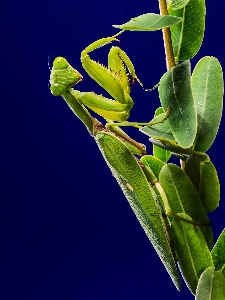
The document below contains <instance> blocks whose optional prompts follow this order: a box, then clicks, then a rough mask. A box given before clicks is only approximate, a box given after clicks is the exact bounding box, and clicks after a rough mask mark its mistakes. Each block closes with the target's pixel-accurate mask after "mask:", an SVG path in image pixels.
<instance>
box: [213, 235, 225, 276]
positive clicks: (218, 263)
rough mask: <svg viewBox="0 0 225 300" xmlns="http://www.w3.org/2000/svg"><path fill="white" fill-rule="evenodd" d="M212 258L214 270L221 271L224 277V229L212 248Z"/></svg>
mask: <svg viewBox="0 0 225 300" xmlns="http://www.w3.org/2000/svg"><path fill="white" fill-rule="evenodd" d="M212 258H213V263H214V266H215V269H216V271H222V273H223V275H224V277H225V229H224V230H223V231H222V233H221V234H220V236H219V238H218V240H217V242H216V244H215V246H214V247H213V249H212Z"/></svg>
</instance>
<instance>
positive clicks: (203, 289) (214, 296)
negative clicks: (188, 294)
mask: <svg viewBox="0 0 225 300" xmlns="http://www.w3.org/2000/svg"><path fill="white" fill-rule="evenodd" d="M224 298H225V278H224V277H223V274H222V273H221V272H220V271H219V272H218V271H215V269H214V267H209V268H207V269H206V270H205V271H204V272H203V273H202V275H201V276H200V279H199V283H198V286H197V291H196V297H195V300H224Z"/></svg>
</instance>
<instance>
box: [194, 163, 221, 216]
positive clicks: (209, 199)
mask: <svg viewBox="0 0 225 300" xmlns="http://www.w3.org/2000/svg"><path fill="white" fill-rule="evenodd" d="M199 194H200V197H201V199H202V202H203V204H204V206H205V209H206V211H208V212H212V211H214V210H215V209H216V208H217V207H218V205H219V201H220V183H219V179H218V176H217V172H216V168H215V167H214V165H213V163H212V162H211V161H209V162H205V163H202V164H201V176H200V188H199Z"/></svg>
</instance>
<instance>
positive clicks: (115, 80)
mask: <svg viewBox="0 0 225 300" xmlns="http://www.w3.org/2000/svg"><path fill="white" fill-rule="evenodd" d="M120 33H121V32H120ZM120 33H118V34H117V35H115V36H112V37H108V38H102V39H99V40H97V41H95V42H94V43H92V44H91V45H89V46H88V47H87V48H85V49H84V50H83V51H82V52H81V62H82V66H83V67H84V69H85V70H86V72H87V73H88V74H89V75H90V77H92V78H93V79H94V80H95V81H96V82H97V83H98V84H99V85H100V86H101V87H103V88H104V89H105V90H106V91H107V92H108V93H109V94H110V95H111V96H112V97H113V99H108V98H105V97H103V96H101V95H96V94H94V93H93V92H92V93H91V92H78V91H77V97H76V100H77V101H78V102H79V103H80V104H81V105H84V106H86V107H87V108H89V109H91V110H92V111H94V112H96V113H97V114H99V115H100V116H102V117H104V118H105V119H108V120H112V121H118V122H123V121H126V120H127V119H128V118H129V115H130V110H131V109H132V107H133V100H132V98H131V97H130V86H131V83H133V81H134V80H135V79H136V80H137V81H138V82H139V83H140V84H141V85H142V83H141V81H140V80H139V79H138V78H137V76H136V74H135V69H134V66H133V64H132V62H131V60H130V59H129V57H128V56H127V55H126V53H125V52H124V51H123V50H121V49H120V48H119V47H112V48H111V50H110V52H109V55H108V67H105V66H103V65H101V64H99V63H98V62H96V61H94V60H92V59H91V58H90V56H89V53H90V52H92V51H94V50H96V49H98V48H99V47H102V46H104V45H107V44H109V43H111V42H113V41H118V39H117V38H116V37H117V36H118V35H119V34H120ZM81 80H82V76H81V75H80V73H79V72H78V71H77V70H75V69H73V68H72V66H71V65H70V64H69V63H68V62H67V61H66V60H65V59H64V58H63V57H58V58H56V59H55V60H54V63H53V68H52V73H51V80H50V83H51V91H52V93H53V94H54V95H55V96H58V95H62V96H63V93H64V92H66V91H68V90H69V89H70V88H71V87H72V86H73V85H75V84H77V83H78V82H79V81H81ZM142 86H143V85H142Z"/></svg>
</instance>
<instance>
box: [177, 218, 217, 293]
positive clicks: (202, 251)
mask: <svg viewBox="0 0 225 300" xmlns="http://www.w3.org/2000/svg"><path fill="white" fill-rule="evenodd" d="M178 216H180V217H182V218H185V219H187V220H190V221H191V220H192V219H191V218H190V217H189V216H188V215H186V214H183V213H182V214H178ZM172 230H173V234H174V243H175V249H176V255H177V258H178V264H179V267H180V270H181V272H182V275H183V278H184V280H185V282H186V284H187V286H188V288H189V289H190V290H191V292H192V293H193V294H195V291H196V288H197V284H198V281H199V278H200V275H201V274H202V272H203V271H204V270H205V269H207V268H208V267H211V266H213V262H212V257H211V254H210V251H209V249H208V247H207V245H206V242H205V239H204V237H203V235H202V232H201V230H200V229H199V227H198V226H194V225H193V224H190V223H188V222H185V221H183V220H181V219H176V218H174V219H173V221H172Z"/></svg>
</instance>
